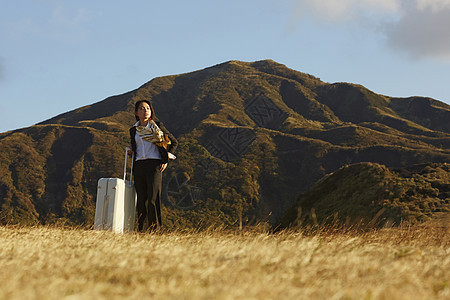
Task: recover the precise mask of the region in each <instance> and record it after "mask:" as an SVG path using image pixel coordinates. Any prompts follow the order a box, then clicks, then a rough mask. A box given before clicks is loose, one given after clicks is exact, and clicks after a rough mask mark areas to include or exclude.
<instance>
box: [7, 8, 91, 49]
mask: <svg viewBox="0 0 450 300" xmlns="http://www.w3.org/2000/svg"><path fill="white" fill-rule="evenodd" d="M94 16H95V13H93V12H92V11H89V10H87V9H84V8H70V7H68V6H67V5H66V4H64V3H63V2H59V1H55V2H53V1H48V2H47V17H46V18H38V17H37V16H35V15H33V14H24V15H23V16H22V18H21V19H18V20H16V21H14V22H10V23H9V26H8V32H9V34H10V35H13V36H15V37H16V38H28V37H29V36H34V37H38V38H44V39H52V40H57V41H63V42H69V43H76V42H79V41H81V40H84V39H85V37H86V35H87V34H88V26H87V25H88V23H89V22H90V21H91V20H92V19H93V18H94Z"/></svg>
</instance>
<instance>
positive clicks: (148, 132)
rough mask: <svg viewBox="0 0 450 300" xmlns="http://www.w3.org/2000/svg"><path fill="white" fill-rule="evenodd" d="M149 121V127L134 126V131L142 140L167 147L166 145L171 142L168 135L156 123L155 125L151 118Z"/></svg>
mask: <svg viewBox="0 0 450 300" xmlns="http://www.w3.org/2000/svg"><path fill="white" fill-rule="evenodd" d="M149 122H150V127H147V126H136V133H137V134H139V136H140V137H141V138H142V139H143V140H145V141H147V142H150V143H153V144H155V145H156V146H158V147H164V148H166V149H167V145H169V144H170V143H171V142H170V139H169V137H168V136H167V134H166V133H164V132H163V131H162V130H161V129H159V127H158V125H156V123H155V122H154V121H153V120H150V121H149Z"/></svg>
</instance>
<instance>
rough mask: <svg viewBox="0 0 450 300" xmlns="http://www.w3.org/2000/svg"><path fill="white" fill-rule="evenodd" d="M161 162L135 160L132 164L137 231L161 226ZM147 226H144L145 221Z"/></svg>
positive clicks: (155, 160) (157, 160)
mask: <svg viewBox="0 0 450 300" xmlns="http://www.w3.org/2000/svg"><path fill="white" fill-rule="evenodd" d="M160 165H161V160H159V159H146V160H137V161H136V162H135V164H134V186H135V188H136V194H137V207H136V210H137V215H138V230H139V231H141V232H142V231H147V230H153V229H156V228H159V227H160V226H161V182H162V173H161V171H160V170H159V168H160ZM146 218H147V219H148V226H144V223H145V219H146Z"/></svg>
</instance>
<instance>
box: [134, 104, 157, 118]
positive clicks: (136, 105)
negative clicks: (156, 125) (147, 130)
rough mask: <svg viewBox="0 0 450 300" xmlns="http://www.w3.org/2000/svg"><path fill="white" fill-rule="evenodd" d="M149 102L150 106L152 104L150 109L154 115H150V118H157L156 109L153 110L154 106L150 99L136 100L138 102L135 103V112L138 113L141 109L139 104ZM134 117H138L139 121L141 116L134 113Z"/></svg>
mask: <svg viewBox="0 0 450 300" xmlns="http://www.w3.org/2000/svg"><path fill="white" fill-rule="evenodd" d="M144 102H145V103H147V104H148V106H150V111H151V112H152V115H151V116H150V120H156V115H155V111H154V110H153V106H152V104H151V103H150V101H148V100H139V101H138V102H136V104H134V112H135V113H136V112H137V111H138V110H139V106H140V105H141V103H144ZM134 117H135V118H136V121H139V117H138V116H136V115H134Z"/></svg>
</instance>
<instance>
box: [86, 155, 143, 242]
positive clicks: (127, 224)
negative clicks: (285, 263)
mask: <svg viewBox="0 0 450 300" xmlns="http://www.w3.org/2000/svg"><path fill="white" fill-rule="evenodd" d="M126 158H127V156H126V154H125V168H124V179H120V178H100V179H99V180H98V185H97V202H96V206H95V221H94V230H112V231H114V232H116V233H123V232H127V231H133V229H134V222H135V214H136V191H135V189H134V185H133V184H132V182H131V178H132V175H130V182H128V181H126V180H125V173H126Z"/></svg>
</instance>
